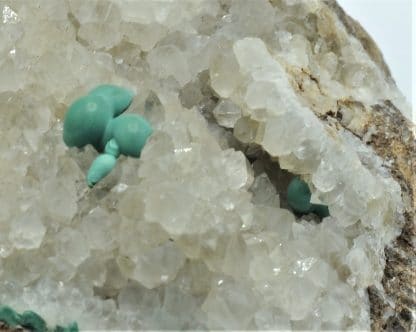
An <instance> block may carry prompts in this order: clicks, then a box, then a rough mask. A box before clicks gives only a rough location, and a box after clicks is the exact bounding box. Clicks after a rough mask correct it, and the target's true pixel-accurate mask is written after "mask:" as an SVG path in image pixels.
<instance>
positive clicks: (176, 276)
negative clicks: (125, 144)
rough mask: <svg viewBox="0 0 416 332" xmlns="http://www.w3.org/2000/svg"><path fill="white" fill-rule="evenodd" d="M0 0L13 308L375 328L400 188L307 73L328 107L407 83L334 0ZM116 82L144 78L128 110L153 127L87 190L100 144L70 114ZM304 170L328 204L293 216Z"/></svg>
mask: <svg viewBox="0 0 416 332" xmlns="http://www.w3.org/2000/svg"><path fill="white" fill-rule="evenodd" d="M0 12H1V15H2V17H1V20H0V40H1V42H0V55H1V56H0V130H1V133H2V139H1V141H0V153H1V155H2V158H1V160H0V173H1V174H2V184H1V186H0V304H6V305H10V306H13V307H14V308H15V309H16V310H19V311H23V310H34V311H36V312H38V313H39V314H41V315H42V316H43V317H45V319H46V320H47V321H48V324H50V325H53V324H68V323H69V322H71V321H73V320H76V321H77V322H78V324H79V326H80V328H81V330H145V329H146V330H158V329H178V330H181V329H195V330H205V329H207V330H217V329H218V330H220V329H230V330H249V329H250V330H257V329H258V330H290V329H295V330H322V329H331V330H367V329H369V327H370V319H369V314H370V311H369V304H368V297H367V293H366V288H367V287H368V286H370V285H375V286H378V285H379V284H380V281H381V277H382V273H383V268H384V262H385V260H384V247H385V245H387V244H388V243H390V241H391V240H392V239H393V238H394V237H395V235H397V233H398V231H399V228H400V225H399V223H398V222H397V220H399V219H397V218H396V216H397V215H399V213H400V212H401V210H400V209H401V198H400V187H399V185H398V184H397V183H396V182H395V181H394V180H393V179H392V177H391V176H390V175H389V174H388V172H386V171H385V169H384V168H383V162H382V161H381V160H380V159H377V157H375V154H374V152H373V151H372V150H371V149H370V148H369V147H367V146H365V144H363V143H361V141H359V140H357V139H355V138H354V137H351V136H352V135H349V133H343V132H342V131H341V130H340V131H339V132H336V131H334V130H332V129H330V128H329V127H327V126H326V125H324V123H323V122H322V121H321V120H320V119H319V118H318V117H317V116H316V115H315V113H314V112H313V111H312V109H310V108H309V106H308V105H306V104H305V102H304V100H302V99H301V98H300V96H299V93H300V92H299V89H301V88H300V87H299V86H298V85H297V84H300V83H299V82H298V83H297V82H296V81H295V79H294V77H297V76H296V75H300V76H302V75H303V76H302V77H307V78H308V79H305V81H304V83H303V84H304V86H302V89H304V90H305V91H306V92H305V93H309V94H311V95H312V96H313V97H314V98H315V97H316V98H318V97H319V98H323V97H322V95H325V98H327V99H325V100H329V101H330V102H329V103H333V105H336V101H337V100H338V99H343V98H354V99H356V100H359V101H361V102H363V103H367V104H370V105H371V104H375V103H377V101H378V100H379V99H386V98H390V99H391V100H393V101H398V102H400V95H399V93H398V92H397V90H395V88H394V86H393V85H392V83H388V80H386V79H385V76H384V73H383V72H382V71H381V70H380V69H379V67H377V66H376V64H375V63H374V62H373V61H372V60H371V59H370V58H369V56H368V54H367V53H366V52H365V51H364V50H363V48H362V46H361V44H359V43H358V41H357V40H355V38H353V37H351V36H350V35H348V33H347V32H346V31H345V28H344V26H343V25H342V24H341V23H340V22H339V19H338V18H337V17H336V16H334V14H333V13H332V12H330V11H328V8H327V7H326V5H325V4H324V2H322V1H293V0H290V1H289V0H281V1H266V0H256V1H254V0H246V1H243V0H167V1H165V0H163V1H162V0H152V1H135V0H111V1H109V0H90V1H83V0H67V1H66V0H65V1H64V0H56V1H55V0H42V1H24V0H3V1H0ZM320 13H323V14H322V15H332V16H328V17H330V18H328V17H327V18H326V19H325V20H321V19H320V18H319V15H321V14H320ZM328 20H330V21H331V22H332V24H331V26H330V27H328V26H325V25H323V23H321V21H325V22H327V21H328ZM328 29H329V30H330V32H329V30H328ZM334 30H335V31H336V37H334V35H332V33H333V31H334ZM328 36H330V37H328ZM334 38H337V43H338V44H337V43H335V42H333V40H334ZM338 46H339V47H338ZM295 74H296V75H295ZM310 77H316V80H319V89H318V87H317V86H316V83H314V81H313V80H312V79H310ZM102 83H112V84H118V85H122V86H125V87H128V88H131V89H133V90H134V91H135V92H136V96H135V99H134V102H133V104H132V106H131V107H130V109H129V111H128V112H135V113H139V114H142V115H144V116H145V117H146V118H147V119H148V120H149V121H150V122H151V123H152V126H153V128H154V133H153V135H152V136H151V138H150V139H149V141H148V142H147V144H146V146H145V148H144V150H143V151H142V154H141V158H140V159H133V158H125V157H121V158H120V159H119V161H118V164H117V167H116V169H115V170H114V171H113V172H112V173H111V174H110V176H108V177H107V178H106V179H105V180H104V181H102V183H100V184H98V185H97V186H96V187H95V188H93V189H88V188H87V185H86V183H85V174H86V172H87V169H88V167H89V165H90V164H91V162H92V160H93V159H94V158H95V156H96V152H94V151H93V149H91V148H90V147H87V148H85V149H83V150H82V151H81V150H77V149H68V148H66V147H65V145H64V143H63V140H62V128H63V123H62V122H63V117H64V114H65V111H66V109H67V108H68V106H69V104H70V103H71V102H72V101H73V100H75V99H76V98H78V97H79V96H81V95H83V94H85V93H86V92H87V91H88V90H89V89H91V88H93V87H94V86H96V85H97V84H102ZM308 84H309V85H308ZM297 86H298V87H297ZM321 94H322V95H321ZM325 105H326V104H324V103H323V102H322V104H320V103H318V104H316V105H315V106H316V107H317V108H320V107H322V111H323V112H325V111H327V109H324V107H325ZM331 105H332V104H331ZM294 175H301V176H302V177H303V178H304V179H305V180H306V181H307V182H308V184H309V186H310V188H311V190H312V193H313V199H314V201H316V202H322V204H327V205H328V206H329V211H330V213H331V216H330V217H328V218H325V219H324V220H323V221H322V222H320V223H319V222H317V220H316V219H313V218H312V220H311V217H310V216H305V217H304V218H302V217H300V216H295V215H294V214H293V213H292V212H291V211H290V209H289V208H288V206H287V202H286V195H285V191H286V187H287V184H288V181H289V180H290V179H291V178H292V177H293V176H294Z"/></svg>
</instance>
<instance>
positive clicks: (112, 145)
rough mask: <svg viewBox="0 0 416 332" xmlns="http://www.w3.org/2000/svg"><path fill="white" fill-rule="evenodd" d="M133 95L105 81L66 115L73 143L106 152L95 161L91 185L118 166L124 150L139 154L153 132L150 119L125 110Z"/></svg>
mask: <svg viewBox="0 0 416 332" xmlns="http://www.w3.org/2000/svg"><path fill="white" fill-rule="evenodd" d="M132 100H133V95H132V93H131V92H130V91H128V90H126V89H123V88H121V87H118V86H114V85H109V84H104V85H100V86H98V87H96V88H95V89H93V90H92V91H90V92H89V93H88V95H87V96H85V97H82V98H79V99H77V100H76V101H75V102H74V103H72V105H71V106H70V107H69V109H68V111H67V112H66V114H65V119H64V133H63V139H64V142H65V144H66V145H68V146H69V147H74V146H75V147H78V148H83V147H85V146H86V145H88V144H91V145H92V146H94V148H95V149H96V150H97V151H99V152H103V154H101V155H99V156H98V157H97V158H96V159H95V160H94V161H93V163H92V165H91V167H90V169H89V171H88V175H87V183H88V186H90V187H93V186H94V185H95V184H97V182H98V181H100V180H102V179H103V178H104V177H105V176H107V175H108V173H110V172H111V170H112V169H113V168H114V167H115V165H116V161H117V158H118V157H119V156H120V154H123V155H126V156H132V157H139V156H140V153H141V151H142V149H143V146H144V144H145V143H146V141H147V139H148V138H149V136H150V135H151V133H152V128H151V127H150V125H149V123H148V122H147V121H146V120H145V119H144V118H143V117H141V116H139V115H136V114H124V115H122V116H120V114H121V113H123V112H124V111H126V109H127V107H128V106H129V105H130V104H131V102H132Z"/></svg>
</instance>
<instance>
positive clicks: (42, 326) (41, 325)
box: [20, 311, 47, 332]
mask: <svg viewBox="0 0 416 332" xmlns="http://www.w3.org/2000/svg"><path fill="white" fill-rule="evenodd" d="M20 325H22V326H23V327H25V328H27V329H29V330H31V331H34V332H46V331H47V327H46V322H45V321H44V320H43V318H42V317H40V316H39V315H38V314H36V313H34V312H33V311H25V312H24V313H23V314H22V319H21V321H20Z"/></svg>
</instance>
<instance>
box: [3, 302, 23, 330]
mask: <svg viewBox="0 0 416 332" xmlns="http://www.w3.org/2000/svg"><path fill="white" fill-rule="evenodd" d="M20 320H21V316H20V315H19V314H18V313H16V312H15V311H14V310H13V309H12V308H10V307H8V306H0V322H5V323H6V324H7V325H8V326H10V327H15V326H16V325H19V324H20Z"/></svg>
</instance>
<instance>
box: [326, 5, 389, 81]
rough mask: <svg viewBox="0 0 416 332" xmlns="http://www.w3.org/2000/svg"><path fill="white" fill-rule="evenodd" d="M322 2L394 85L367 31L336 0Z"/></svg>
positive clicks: (387, 68)
mask: <svg viewBox="0 0 416 332" xmlns="http://www.w3.org/2000/svg"><path fill="white" fill-rule="evenodd" d="M323 2H324V3H325V4H326V5H327V6H328V7H329V8H331V9H332V10H333V12H334V13H335V14H336V15H337V16H338V19H339V20H340V21H341V22H342V24H343V25H344V26H345V28H346V30H347V31H348V33H349V34H351V35H353V36H354V37H355V38H357V39H358V40H359V41H360V43H361V45H362V46H363V48H364V50H365V51H366V52H367V53H368V55H369V56H370V58H371V59H372V60H373V61H374V62H375V63H376V64H377V65H378V66H379V67H380V68H381V70H382V71H383V72H384V74H385V75H386V77H387V78H388V79H389V80H391V81H392V82H393V83H395V82H394V79H393V77H392V76H391V72H390V69H389V67H388V66H387V64H386V62H385V61H384V57H383V53H381V51H380V49H379V48H378V46H377V44H376V43H375V41H374V40H373V38H371V36H370V35H369V34H368V33H367V31H365V30H364V28H363V27H362V26H361V24H360V23H359V22H358V21H356V20H354V19H353V18H352V17H350V16H349V15H348V14H347V13H346V12H345V11H344V9H343V8H342V7H341V6H340V5H339V4H338V3H337V1H336V0H323Z"/></svg>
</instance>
